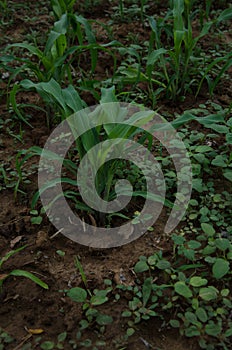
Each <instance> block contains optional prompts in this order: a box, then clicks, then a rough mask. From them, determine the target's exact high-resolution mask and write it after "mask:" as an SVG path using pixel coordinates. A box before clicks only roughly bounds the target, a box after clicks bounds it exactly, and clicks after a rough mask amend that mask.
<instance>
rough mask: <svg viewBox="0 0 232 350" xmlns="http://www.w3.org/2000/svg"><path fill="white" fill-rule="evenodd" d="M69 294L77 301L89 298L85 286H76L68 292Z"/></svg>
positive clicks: (81, 301)
mask: <svg viewBox="0 0 232 350" xmlns="http://www.w3.org/2000/svg"><path fill="white" fill-rule="evenodd" d="M67 296H68V297H69V298H71V299H72V300H73V301H75V302H77V303H83V302H85V301H86V299H87V292H86V290H85V289H83V288H79V287H74V288H71V289H70V290H69V291H68V292H67Z"/></svg>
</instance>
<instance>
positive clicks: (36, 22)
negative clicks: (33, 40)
mask: <svg viewBox="0 0 232 350" xmlns="http://www.w3.org/2000/svg"><path fill="white" fill-rule="evenodd" d="M15 4H17V11H16V10H14V11H10V18H6V19H5V21H9V25H7V26H2V28H1V29H2V35H3V37H2V38H1V47H2V48H3V47H5V45H6V44H8V43H13V42H22V41H23V40H25V37H26V35H27V34H28V33H32V35H33V33H34V32H37V33H38V32H39V35H40V37H41V40H43V38H44V36H45V33H46V31H47V30H48V29H49V28H50V27H51V24H52V23H53V19H52V17H51V15H50V13H49V11H48V8H47V7H46V6H43V4H41V5H40V4H39V2H38V3H37V4H35V3H31V2H30V1H22V0H21V1H9V6H11V7H12V8H13V9H14V8H15ZM23 4H26V8H23V6H22V5H23ZM20 5H21V7H20ZM116 5H117V4H116ZM116 5H115V6H116ZM78 6H79V5H77V10H78V11H79V12H81V13H82V14H83V15H84V16H86V18H89V19H96V20H97V21H98V22H103V23H106V22H107V21H108V20H109V14H110V13H111V12H112V2H105V3H104V5H103V4H98V5H95V6H93V8H92V10H91V11H89V10H88V9H86V7H85V6H84V4H83V3H81V5H80V6H79V7H78ZM163 9H165V4H164V2H163V4H162V8H161V7H160V6H158V5H153V6H151V8H150V9H149V12H151V13H154V11H156V13H160V12H162V10H163ZM32 14H33V16H34V17H32ZM95 26H96V31H97V35H98V39H99V41H100V42H104V40H107V38H106V37H105V35H106V34H105V32H104V31H103V30H102V29H101V28H99V27H98V26H97V25H95ZM97 28H98V29H97ZM196 30H197V28H196ZM112 31H113V32H114V33H115V39H116V40H121V41H124V43H126V42H128V40H129V39H128V33H131V35H137V40H144V38H145V39H148V38H149V31H148V29H147V28H143V26H142V25H141V24H140V22H139V21H138V22H137V23H136V25H135V23H127V22H124V23H120V22H118V23H115V24H114V25H113V26H112ZM230 33H231V32H230ZM36 35H37V34H36ZM218 40H219V39H218ZM221 40H222V42H223V43H222V42H219V43H218V44H220V45H222V44H223V45H224V44H225V42H227V41H228V40H229V41H231V34H230V35H229V32H228V34H227V36H226V37H222V38H221ZM203 44H204V45H205V48H206V49H209V48H210V47H211V46H213V44H212V43H211V44H209V43H206V42H205V43H204V42H203ZM105 58H106V57H104V55H103V56H102V57H101V59H100V60H99V61H98V66H97V68H96V73H95V74H96V76H97V77H98V79H101V77H102V76H104V75H105V72H106V71H108V72H109V71H110V67H111V65H112V63H111V61H110V58H109V57H108V58H107V59H105ZM86 67H87V65H86ZM231 73H232V72H231V70H230V72H229V74H230V76H231ZM109 74H110V73H109ZM231 81H232V80H230V81H228V80H227V81H226V83H225V84H224V83H223V84H220V86H219V87H218V88H217V89H216V91H215V95H214V97H213V102H215V103H219V104H221V105H223V106H227V105H228V104H229V103H230V101H231V98H232V89H231V87H232V85H231ZM6 88H7V83H6V82H4V80H2V81H1V89H2V90H3V89H4V91H5V89H6ZM142 88H145V87H144V86H143V87H142ZM0 96H1V99H0V113H1V119H2V120H3V121H5V124H4V125H3V126H2V127H1V129H0V131H1V134H0V159H1V163H2V164H3V165H4V166H5V167H7V168H9V169H12V171H14V170H15V157H16V155H17V154H18V152H19V151H20V150H24V149H28V148H29V147H31V146H41V147H42V146H43V144H44V143H45V141H46V138H47V137H48V136H49V134H50V132H51V130H50V129H49V127H48V126H47V124H46V116H45V114H43V113H42V112H38V111H36V110H34V109H30V108H29V109H28V110H27V111H28V112H30V114H31V115H32V118H31V119H30V123H31V124H32V128H31V127H29V126H27V125H25V124H23V135H22V139H23V141H22V142H20V141H19V140H18V139H17V137H16V136H17V135H20V130H21V129H20V128H21V124H20V123H19V122H18V121H17V119H15V118H11V114H9V112H8V108H7V101H6V97H7V96H6V94H5V93H3V94H2V93H1V95H0ZM18 98H19V99H20V102H24V103H28V102H30V103H32V102H33V101H35V99H38V96H37V95H36V94H35V93H21V94H20V95H19V97H18ZM82 98H83V99H84V100H85V101H86V102H87V103H88V104H92V103H96V101H94V98H93V96H92V95H91V94H89V93H88V92H83V94H82ZM208 99H209V95H208V93H207V90H206V89H204V87H203V89H202V91H201V93H200V94H199V96H198V98H197V99H196V98H195V97H194V96H193V95H188V96H186V99H185V101H184V102H181V103H178V104H177V103H170V101H166V100H162V101H160V102H159V106H158V107H160V113H161V112H163V113H164V114H167V113H168V114H169V115H172V114H173V113H175V112H177V113H180V112H181V111H184V110H185V109H189V108H194V107H197V106H199V104H201V103H205V102H206V101H207V100H208ZM40 103H41V102H40ZM10 118H11V121H10V122H9V123H6V120H8V119H10ZM0 126H1V125H0ZM193 127H194V125H193ZM36 161H37V160H35V159H33V160H30V161H29V163H28V165H27V168H28V169H29V168H30V167H31V166H32V165H33V164H36ZM12 176H14V175H12ZM28 179H29V180H30V181H31V182H30V184H22V185H20V190H21V192H18V194H17V195H16V194H15V192H14V188H2V190H1V191H0V256H4V254H5V253H6V252H8V251H9V250H11V249H17V248H18V247H20V246H23V245H26V248H25V249H24V250H22V251H20V252H18V253H17V254H16V255H14V256H12V257H11V258H10V259H9V260H8V261H7V262H6V263H5V264H4V267H3V270H2V273H7V272H10V271H12V270H13V269H23V270H26V271H29V272H32V273H34V274H35V275H36V276H38V277H39V278H41V279H42V280H43V281H44V282H46V283H47V284H48V286H49V289H48V290H43V289H42V288H41V287H39V286H37V285H36V284H35V283H33V282H32V281H30V280H29V279H26V278H23V277H13V276H11V277H9V278H8V279H6V281H5V282H4V288H3V292H2V293H1V295H0V327H1V328H2V329H4V330H5V331H7V333H9V334H10V335H11V336H13V337H14V339H15V341H14V342H13V343H12V344H10V345H9V346H8V347H6V349H9V350H11V349H16V348H17V349H21V347H22V344H23V343H24V344H26V343H27V341H31V338H30V339H28V340H27V338H25V337H26V336H27V335H28V332H27V329H43V331H44V333H43V339H44V340H46V339H47V340H54V341H56V339H57V336H58V335H59V334H60V333H62V332H64V331H67V332H68V338H69V339H74V338H75V334H76V332H77V324H78V322H79V321H80V320H81V318H82V311H81V308H80V305H79V304H78V303H74V302H72V301H71V300H70V299H69V298H68V297H66V296H65V293H64V290H66V289H69V288H70V287H77V286H80V287H84V285H83V281H82V278H81V276H80V273H79V272H78V270H77V269H76V267H75V265H74V261H75V257H76V256H77V257H78V258H79V259H80V261H81V264H82V266H83V269H84V271H85V274H86V276H87V281H88V288H89V289H90V290H93V289H94V288H98V289H101V288H104V284H103V281H104V279H110V280H112V281H113V285H114V286H116V284H117V283H118V281H120V278H119V277H120V276H119V275H120V273H123V275H124V279H125V282H124V283H126V284H128V285H129V284H132V285H133V283H134V281H135V278H136V277H135V274H134V272H133V266H134V265H135V263H136V262H137V261H138V258H139V256H141V255H146V256H148V255H149V254H150V255H151V254H153V253H154V252H155V251H159V250H162V251H163V254H164V256H170V255H171V253H172V245H171V243H170V242H169V237H168V236H167V235H165V234H164V226H165V223H166V221H167V213H166V211H165V210H163V212H162V215H161V216H160V218H159V220H158V221H157V222H156V224H155V226H154V231H152V232H147V233H145V234H144V235H143V236H142V237H140V238H139V239H137V240H136V241H134V242H131V243H130V244H127V245H124V246H122V247H119V248H111V249H105V250H104V249H102V250H100V249H99V250H96V249H92V248H88V247H85V246H81V245H78V244H77V243H75V242H73V241H71V240H69V239H68V238H66V237H64V236H63V235H62V234H61V233H60V234H58V235H56V236H55V237H54V238H51V237H52V236H53V235H54V233H55V232H56V231H55V228H54V227H53V226H52V225H51V224H50V223H49V221H48V219H46V218H45V219H44V220H43V222H42V223H41V224H40V225H32V224H31V215H30V210H31V208H30V202H31V198H32V195H33V193H35V191H36V190H37V176H36V168H35V169H34V170H33V171H32V172H31V174H28ZM0 185H1V183H0ZM0 188H1V186H0ZM58 250H61V251H63V252H65V255H64V256H63V257H62V256H59V255H58V254H57V251H58ZM127 302H128V300H127V299H126V296H125V298H122V299H121V300H120V301H119V302H117V303H114V302H113V297H112V302H111V303H107V304H105V305H103V306H104V307H101V308H100V309H102V310H104V312H105V313H106V314H110V315H111V316H112V317H113V319H114V322H113V324H112V325H109V326H107V327H106V331H105V333H104V340H105V341H106V342H107V347H106V348H107V349H116V348H120V347H116V345H117V346H120V344H121V349H122V348H123V349H130V350H142V349H148V348H151V349H162V350H169V349H173V350H185V349H186V348H188V349H191V350H197V349H198V345H197V343H196V342H195V341H194V340H189V339H186V338H183V337H181V336H180V335H179V331H178V330H173V329H163V327H162V323H161V321H160V320H159V319H157V318H153V319H150V320H149V321H146V323H142V324H139V325H138V327H137V328H138V329H137V332H136V333H135V334H134V335H133V336H131V337H130V338H129V339H128V342H127V344H125V345H124V343H123V335H124V334H125V329H126V328H125V327H126V322H125V321H124V320H123V319H122V318H121V317H120V315H121V312H122V311H123V310H124V308H125V305H126V303H127ZM32 337H35V336H34V335H33V336H32ZM85 337H86V338H91V339H97V332H95V330H94V329H93V330H91V331H87V332H86V335H85ZM25 339H26V340H25ZM149 344H150V345H149ZM17 346H18V347H17ZM123 346H126V347H123ZM36 348H37V347H36ZM65 349H69V345H67V346H66V347H65Z"/></svg>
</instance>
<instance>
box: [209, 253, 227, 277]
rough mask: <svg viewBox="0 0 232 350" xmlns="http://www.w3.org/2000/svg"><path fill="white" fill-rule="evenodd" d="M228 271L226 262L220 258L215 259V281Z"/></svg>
mask: <svg viewBox="0 0 232 350" xmlns="http://www.w3.org/2000/svg"><path fill="white" fill-rule="evenodd" d="M229 270H230V264H229V262H228V261H226V260H224V259H222V258H217V259H216V261H215V263H214V264H213V269H212V271H213V276H214V277H215V278H216V279H220V278H222V277H223V276H225V275H226V274H227V273H228V272H229Z"/></svg>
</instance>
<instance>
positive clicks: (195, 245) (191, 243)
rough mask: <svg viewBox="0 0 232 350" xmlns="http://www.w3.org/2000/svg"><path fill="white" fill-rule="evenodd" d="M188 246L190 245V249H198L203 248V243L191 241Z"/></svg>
mask: <svg viewBox="0 0 232 350" xmlns="http://www.w3.org/2000/svg"><path fill="white" fill-rule="evenodd" d="M187 244H188V247H189V248H191V249H197V248H200V247H201V243H200V242H198V241H194V240H190V241H189V242H188V243H187Z"/></svg>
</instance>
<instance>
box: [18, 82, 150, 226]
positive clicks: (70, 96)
mask: <svg viewBox="0 0 232 350" xmlns="http://www.w3.org/2000/svg"><path fill="white" fill-rule="evenodd" d="M21 84H22V85H23V87H24V88H25V89H26V88H27V89H32V88H34V89H36V90H37V92H38V93H39V94H40V95H41V97H42V98H44V99H45V101H46V102H48V103H50V104H51V103H52V104H53V105H55V106H57V108H58V109H59V111H60V114H61V119H63V120H65V119H66V118H67V117H69V116H70V115H72V114H73V113H76V112H78V111H81V110H82V109H83V107H84V103H83V101H82V100H81V99H80V97H79V95H78V94H77V92H76V90H75V89H74V87H73V86H72V85H70V86H69V87H68V88H66V89H62V88H61V87H60V85H59V84H58V83H57V82H56V81H55V80H51V81H50V82H47V83H37V84H35V83H32V82H31V81H28V80H27V81H22V83H21ZM116 101H117V100H116V97H115V94H114V88H109V89H102V96H101V101H100V106H99V108H98V110H95V111H93V112H92V113H93V114H94V113H102V115H103V116H104V122H102V125H99V126H93V127H92V128H91V127H90V124H89V120H91V112H90V115H89V114H87V113H86V115H85V117H84V118H82V119H81V121H80V125H79V126H75V127H76V128H77V129H80V128H84V130H88V131H86V132H84V133H83V134H81V135H80V136H79V137H78V138H77V139H76V142H75V147H74V149H73V151H72V152H70V153H69V157H68V159H65V160H64V163H63V165H64V167H65V169H66V171H67V172H69V174H70V175H67V174H66V175H65V176H62V178H61V182H62V183H63V184H66V185H68V186H72V188H71V189H67V191H65V193H64V194H65V196H66V197H67V198H69V199H71V200H72V201H73V202H74V204H75V207H76V209H78V210H84V211H86V212H87V213H91V214H93V215H95V221H96V222H98V223H100V224H102V225H105V223H106V214H102V213H97V212H95V211H93V210H92V209H91V206H88V205H85V204H84V203H83V202H82V201H81V200H79V197H80V193H79V190H78V188H77V182H76V181H75V180H73V176H75V175H76V173H77V169H78V166H79V163H80V162H81V161H82V160H83V158H84V157H85V155H86V154H87V153H88V154H90V152H92V151H91V150H92V148H94V147H95V146H97V145H98V144H100V143H101V142H103V141H110V140H114V139H131V140H133V138H134V137H135V136H136V135H139V134H141V129H140V127H139V125H142V124H143V123H145V122H147V120H149V118H152V117H153V115H151V113H150V114H148V113H147V112H146V111H144V112H141V113H137V114H136V113H135V114H134V115H133V116H131V118H129V119H128V124H125V123H123V122H124V118H125V116H126V109H123V108H122V109H121V110H118V106H116V107H115V108H116V109H115V110H114V109H113V107H112V108H110V110H107V107H106V108H104V106H105V105H107V104H108V103H110V102H116ZM84 111H85V110H84ZM83 113H85V112H83ZM99 115H100V114H99ZM130 122H131V124H132V125H130ZM112 123H113V124H112ZM135 123H136V125H138V126H134V125H135ZM70 127H71V128H72V125H70ZM73 132H74V134H75V133H76V131H75V129H74V130H73ZM147 141H149V142H150V143H151V135H150V134H149V133H148V132H144V133H143V135H142V136H138V142H140V143H141V144H145V143H146V142H147ZM105 144H107V142H106V143H105ZM105 147H106V149H102V151H101V152H100V154H95V153H94V152H95V151H93V153H91V155H90V156H89V157H90V158H89V159H90V163H91V165H92V168H93V169H95V170H96V169H99V170H98V171H97V170H96V179H95V188H96V192H97V193H98V195H100V196H101V197H102V198H103V199H104V200H105V201H106V202H108V201H111V200H114V199H115V198H116V193H115V189H114V184H115V174H117V171H118V169H120V166H119V163H120V164H121V163H122V160H120V159H112V160H111V161H107V157H108V153H109V146H105ZM107 147H108V148H107ZM124 147H125V144H121V143H120V142H119V143H118V148H119V149H120V150H121V152H120V154H122V153H123V151H125V150H124ZM76 152H77V154H78V161H77V160H74V158H75V157H74V154H75V153H76ZM128 152H129V149H128ZM41 154H42V149H41V148H39V147H32V148H31V149H29V154H27V155H26V156H25V157H24V158H23V159H22V160H21V161H20V162H19V163H18V168H21V167H22V166H23V165H24V163H25V162H26V161H27V159H28V158H29V157H30V156H34V155H37V156H40V155H41ZM50 156H51V159H53V160H55V159H56V160H57V161H59V156H58V155H57V154H55V153H54V154H51V153H49V157H50ZM60 161H61V162H63V159H60ZM136 179H137V177H134V181H135V182H136ZM82 180H83V181H84V179H82V178H80V181H82ZM57 181H58V182H59V181H60V180H59V179H57V180H53V181H52V183H49V184H46V185H45V187H44V188H42V189H40V191H39V192H37V193H36V195H35V196H34V198H33V201H32V207H33V208H34V207H35V205H36V203H37V201H38V199H39V196H40V195H41V193H43V191H46V189H47V186H50V187H52V186H56V184H57ZM78 185H80V183H79V184H78ZM126 193H127V189H126V188H125V194H126ZM60 195H62V193H61V194H60ZM133 196H140V197H143V198H146V196H147V192H146V189H144V190H142V191H134V192H133ZM88 198H89V201H90V202H91V201H92V202H93V204H94V202H95V201H96V199H95V197H94V196H93V195H92V192H91V189H90V190H89V192H88ZM92 202H91V203H92ZM93 207H94V206H93ZM118 215H120V214H118ZM124 218H125V217H124Z"/></svg>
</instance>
